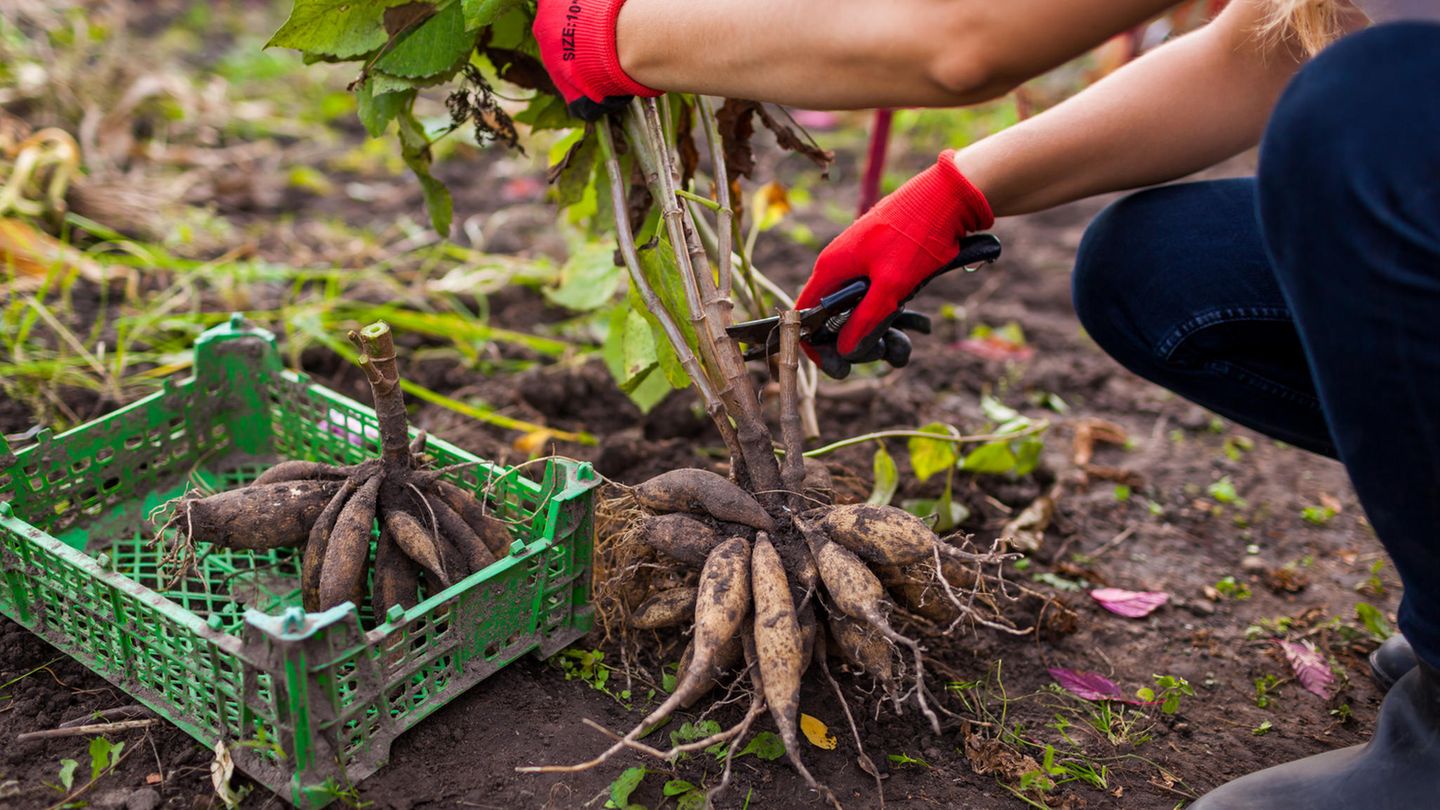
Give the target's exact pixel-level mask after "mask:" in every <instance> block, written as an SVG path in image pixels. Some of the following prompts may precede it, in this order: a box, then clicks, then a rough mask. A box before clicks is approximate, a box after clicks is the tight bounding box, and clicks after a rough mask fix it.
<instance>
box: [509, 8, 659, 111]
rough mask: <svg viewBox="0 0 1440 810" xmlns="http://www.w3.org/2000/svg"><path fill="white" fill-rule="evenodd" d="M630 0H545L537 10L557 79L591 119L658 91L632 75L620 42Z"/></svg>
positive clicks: (544, 53)
mask: <svg viewBox="0 0 1440 810" xmlns="http://www.w3.org/2000/svg"><path fill="white" fill-rule="evenodd" d="M623 5H625V0H540V3H539V6H538V8H537V9H536V11H535V25H534V26H533V28H532V30H533V31H534V32H535V40H536V42H538V43H539V44H540V59H541V61H542V62H544V63H545V70H547V71H548V72H549V73H550V79H551V81H553V82H555V87H556V88H557V89H558V90H559V91H560V95H561V96H563V97H564V99H565V103H566V104H567V105H569V107H570V113H571V114H572V115H574V116H575V117H577V118H582V119H584V120H586V121H595V120H598V119H599V118H600V117H601V116H603V115H605V113H607V112H615V111H618V110H620V109H621V108H623V107H624V106H625V105H626V104H627V103H629V101H630V97H631V96H658V95H660V91H659V90H653V89H651V88H649V87H646V86H645V85H643V84H640V83H639V82H637V81H635V80H634V79H632V78H630V77H629V76H628V75H626V73H625V70H624V69H623V68H621V67H620V55H619V52H618V51H617V50H616V47H615V21H616V20H617V19H618V18H619V17H620V7H621V6H623Z"/></svg>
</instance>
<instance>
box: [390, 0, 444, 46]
mask: <svg viewBox="0 0 1440 810" xmlns="http://www.w3.org/2000/svg"><path fill="white" fill-rule="evenodd" d="M433 16H435V6H434V4H433V3H425V2H410V3H406V4H405V5H403V6H393V7H391V8H387V9H385V13H384V14H383V15H381V17H380V19H381V21H382V22H383V23H384V25H385V33H387V34H389V35H390V36H392V37H393V36H395V35H396V34H403V33H405V32H406V31H408V30H410V29H411V28H414V27H415V26H417V25H419V24H420V23H422V22H425V21H426V20H428V19H430V18H431V17H433Z"/></svg>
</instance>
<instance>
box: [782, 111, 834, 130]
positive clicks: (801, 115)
mask: <svg viewBox="0 0 1440 810" xmlns="http://www.w3.org/2000/svg"><path fill="white" fill-rule="evenodd" d="M790 117H791V118H794V119H795V123H797V124H799V125H800V126H802V127H804V128H806V129H811V130H827V129H834V128H835V127H837V126H839V124H840V116H838V115H836V114H835V113H833V112H829V111H828V110H791V111H790Z"/></svg>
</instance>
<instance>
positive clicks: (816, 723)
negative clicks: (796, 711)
mask: <svg viewBox="0 0 1440 810" xmlns="http://www.w3.org/2000/svg"><path fill="white" fill-rule="evenodd" d="M800 732H801V733H802V734H804V735H805V739H807V740H809V741H810V744H811V745H813V746H815V747H816V748H823V749H825V750H826V751H834V750H835V746H837V745H839V744H840V743H839V741H838V740H836V739H835V735H834V734H831V733H830V727H829V726H827V725H825V723H824V721H822V720H820V719H819V718H818V717H811V716H810V715H808V714H805V713H804V712H801V713H800Z"/></svg>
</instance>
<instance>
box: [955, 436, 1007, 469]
mask: <svg viewBox="0 0 1440 810" xmlns="http://www.w3.org/2000/svg"><path fill="white" fill-rule="evenodd" d="M1015 466H1016V459H1015V454H1014V453H1012V452H1010V443H1009V442H1004V441H1000V442H990V443H989V444H982V445H980V446H979V447H977V448H975V449H974V450H971V451H970V453H969V454H968V455H966V456H965V460H964V461H962V462H960V469H962V470H964V471H966V472H974V473H987V474H990V475H1000V474H1003V473H1007V472H1010V471H1011V470H1014V469H1015Z"/></svg>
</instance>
